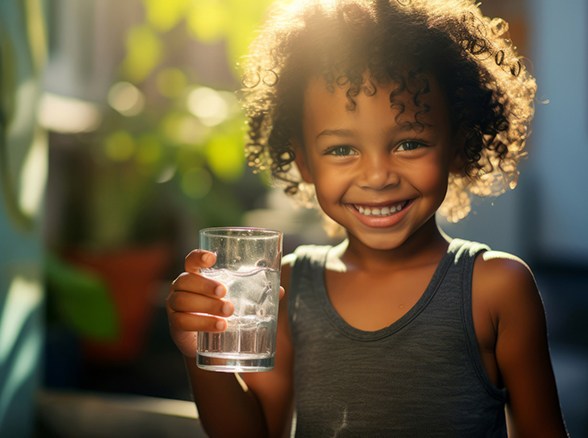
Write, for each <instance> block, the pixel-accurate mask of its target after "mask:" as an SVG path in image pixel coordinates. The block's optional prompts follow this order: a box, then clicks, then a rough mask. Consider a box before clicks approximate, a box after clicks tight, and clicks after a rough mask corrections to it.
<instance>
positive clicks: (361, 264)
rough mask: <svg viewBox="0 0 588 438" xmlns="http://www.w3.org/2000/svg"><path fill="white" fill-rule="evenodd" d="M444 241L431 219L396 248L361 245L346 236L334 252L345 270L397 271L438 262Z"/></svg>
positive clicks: (445, 243)
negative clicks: (383, 248) (344, 240)
mask: <svg viewBox="0 0 588 438" xmlns="http://www.w3.org/2000/svg"><path fill="white" fill-rule="evenodd" d="M447 245H448V243H447V240H446V238H445V237H444V236H443V234H442V233H441V231H440V230H439V228H438V227H437V224H436V222H435V219H434V218H431V220H429V221H428V222H427V223H426V224H425V225H424V226H423V227H422V228H421V229H420V230H419V232H418V233H415V234H413V235H411V236H410V237H409V238H408V239H407V240H406V241H405V242H404V243H403V244H402V245H400V246H399V247H397V248H393V249H387V250H381V249H373V248H370V247H368V246H366V245H364V244H363V243H362V242H361V241H359V240H358V239H356V238H354V237H353V236H349V238H348V240H347V242H346V243H345V244H342V245H340V246H339V247H338V249H339V250H338V251H336V252H335V254H336V255H338V258H339V259H340V260H341V261H342V262H343V264H344V265H345V266H346V269H347V270H354V269H359V270H363V271H380V270H387V271H391V270H396V269H406V268H410V267H417V266H422V265H427V264H432V263H437V262H438V261H439V259H440V258H441V257H442V256H443V254H445V252H446V251H447Z"/></svg>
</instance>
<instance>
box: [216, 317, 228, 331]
mask: <svg viewBox="0 0 588 438" xmlns="http://www.w3.org/2000/svg"><path fill="white" fill-rule="evenodd" d="M226 325H227V323H226V322H225V320H223V319H221V320H219V321H217V322H216V324H215V327H216V329H217V330H224V329H225V327H226Z"/></svg>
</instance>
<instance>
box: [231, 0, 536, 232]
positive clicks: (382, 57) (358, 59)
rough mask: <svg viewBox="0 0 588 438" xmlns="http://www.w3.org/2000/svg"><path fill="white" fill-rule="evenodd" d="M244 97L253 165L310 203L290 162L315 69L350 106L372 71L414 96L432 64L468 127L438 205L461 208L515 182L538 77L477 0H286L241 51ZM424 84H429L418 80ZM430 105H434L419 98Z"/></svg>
mask: <svg viewBox="0 0 588 438" xmlns="http://www.w3.org/2000/svg"><path fill="white" fill-rule="evenodd" d="M242 67H243V87H242V89H241V91H240V95H241V99H242V102H243V105H244V108H245V111H246V114H247V118H248V142H247V144H246V155H247V161H248V164H249V165H250V166H251V167H253V168H254V169H255V170H256V171H261V170H268V169H269V170H270V171H271V174H272V176H273V180H274V181H275V182H276V183H277V184H278V185H280V186H281V187H283V189H284V190H285V192H286V193H287V194H289V195H291V196H292V197H293V198H295V199H296V200H298V201H299V202H301V203H302V204H304V205H315V201H314V188H313V187H312V186H311V185H309V184H306V183H304V182H303V181H302V179H301V177H300V175H299V173H298V170H297V168H296V166H295V165H293V162H294V158H295V150H294V147H293V145H292V139H296V138H300V135H301V129H302V126H301V125H302V122H301V117H302V96H303V93H304V89H305V87H306V83H307V81H308V79H309V78H310V77H312V76H316V75H322V76H323V77H324V78H325V80H326V81H327V84H329V86H330V87H334V86H340V87H347V91H346V93H347V98H348V101H349V106H350V107H351V108H352V107H353V105H354V97H355V96H357V95H358V94H359V93H360V92H365V93H370V90H371V89H372V88H373V85H374V84H369V83H367V84H366V83H365V75H364V74H363V73H364V72H365V71H369V72H370V76H371V77H373V78H375V80H376V81H377V82H382V83H383V82H392V83H395V84H398V90H397V91H393V92H392V93H391V95H390V102H391V105H396V103H395V102H394V98H395V96H396V95H397V94H398V92H400V91H404V90H408V91H410V92H412V93H413V99H414V102H415V103H416V104H422V103H421V101H420V97H421V96H422V94H424V93H426V92H427V91H428V84H427V83H426V81H424V82H423V81H422V80H421V78H422V77H423V75H422V73H430V74H433V75H434V76H435V77H436V78H437V79H438V81H439V83H440V84H441V86H442V88H443V89H444V91H445V93H446V95H447V97H448V102H449V110H450V113H451V114H450V116H451V120H452V123H453V125H454V126H453V128H454V129H455V130H456V132H457V130H459V132H460V133H461V134H462V135H463V138H464V146H463V150H462V151H461V155H462V158H463V160H462V161H463V169H462V170H461V171H460V172H458V173H452V174H450V176H449V182H448V190H447V196H446V198H445V201H444V202H443V205H442V206H441V208H440V210H439V212H440V213H441V214H442V215H444V216H445V217H446V218H447V219H448V220H449V221H451V222H457V221H459V220H461V219H463V218H464V217H465V216H467V214H468V213H469V212H470V209H471V195H477V196H496V195H499V194H501V193H503V192H505V191H506V190H508V189H513V188H514V187H515V186H516V184H517V179H518V174H519V172H518V164H519V161H520V159H521V158H522V157H523V156H524V155H525V150H524V148H525V143H526V141H527V138H528V137H529V134H530V123H531V120H532V118H533V113H534V107H533V104H534V97H535V92H536V83H535V80H534V78H533V77H532V76H531V75H530V74H529V72H528V71H527V69H526V68H525V66H524V64H523V62H522V58H521V57H520V56H519V55H518V54H517V52H516V50H515V47H514V46H513V44H512V42H511V41H510V40H509V38H508V24H507V23H506V22H505V21H504V20H502V19H499V18H495V19H490V18H488V17H485V16H484V15H483V14H482V13H481V11H480V9H479V8H478V6H477V5H476V4H475V3H474V2H472V1H469V0H311V1H296V2H293V3H292V2H291V3H289V4H277V5H276V6H275V8H274V9H273V11H272V13H271V15H270V16H269V19H268V21H267V23H266V25H265V27H264V28H262V30H261V32H260V33H259V35H258V37H257V38H256V40H255V41H254V43H253V45H252V46H251V50H250V54H249V56H247V57H246V58H245V59H244V63H243V65H242ZM419 84H420V85H419ZM422 105H423V107H424V110H425V111H426V110H427V108H426V105H424V104H422Z"/></svg>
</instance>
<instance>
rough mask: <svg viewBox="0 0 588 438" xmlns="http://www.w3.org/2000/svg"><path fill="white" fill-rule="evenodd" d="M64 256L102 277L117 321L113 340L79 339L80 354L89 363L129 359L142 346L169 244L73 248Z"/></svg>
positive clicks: (128, 360)
mask: <svg viewBox="0 0 588 438" xmlns="http://www.w3.org/2000/svg"><path fill="white" fill-rule="evenodd" d="M67 259H69V260H70V261H71V262H72V263H74V264H75V265H77V266H79V267H81V268H82V269H86V270H88V271H89V272H92V273H94V274H96V275H98V276H100V277H101V278H102V279H103V280H104V281H105V283H106V284H107V285H108V287H109V290H110V293H111V295H112V299H113V301H114V305H115V308H116V312H117V316H118V321H119V335H118V337H117V338H116V339H115V340H113V341H94V340H89V339H84V340H83V342H82V344H83V352H84V357H85V358H86V359H88V360H90V361H92V362H93V363H110V364H124V363H128V362H132V361H133V360H135V359H136V358H137V357H138V356H139V355H140V354H141V353H142V351H143V347H144V346H145V341H146V335H147V331H148V328H149V326H150V323H151V320H152V315H153V312H154V310H155V305H156V298H157V292H158V286H159V285H160V284H161V281H162V278H161V277H162V275H163V274H164V273H165V270H166V268H167V267H168V264H169V261H170V250H169V248H168V247H167V246H164V245H157V246H150V247H146V248H128V249H121V250H115V251H105V252H84V251H80V250H75V251H72V252H70V253H68V255H67Z"/></svg>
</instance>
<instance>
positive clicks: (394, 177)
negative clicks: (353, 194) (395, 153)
mask: <svg viewBox="0 0 588 438" xmlns="http://www.w3.org/2000/svg"><path fill="white" fill-rule="evenodd" d="M361 165H362V169H361V177H360V180H359V185H360V186H361V187H362V188H364V189H371V190H382V189H384V188H388V187H394V186H397V185H398V184H399V183H400V176H399V174H398V171H397V169H396V168H395V166H394V163H392V159H391V157H390V156H389V154H375V155H373V156H368V157H363V159H362V163H361Z"/></svg>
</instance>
